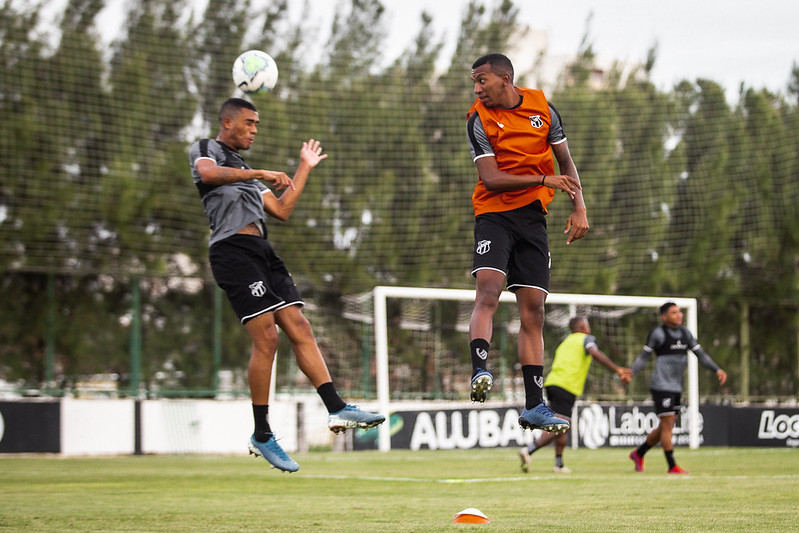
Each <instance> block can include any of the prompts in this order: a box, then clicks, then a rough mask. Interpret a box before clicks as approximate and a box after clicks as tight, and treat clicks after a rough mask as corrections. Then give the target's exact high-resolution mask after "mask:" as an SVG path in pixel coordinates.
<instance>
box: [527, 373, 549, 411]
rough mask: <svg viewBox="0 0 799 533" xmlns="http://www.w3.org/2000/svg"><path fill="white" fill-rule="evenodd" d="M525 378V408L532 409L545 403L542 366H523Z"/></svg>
mask: <svg viewBox="0 0 799 533" xmlns="http://www.w3.org/2000/svg"><path fill="white" fill-rule="evenodd" d="M522 377H523V378H524V396H525V398H524V408H525V409H532V408H533V407H535V406H536V405H538V404H539V403H541V402H543V401H544V392H543V387H544V367H543V366H542V365H522Z"/></svg>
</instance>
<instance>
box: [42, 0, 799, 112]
mask: <svg viewBox="0 0 799 533" xmlns="http://www.w3.org/2000/svg"><path fill="white" fill-rule="evenodd" d="M56 1H58V0H56ZM253 1H254V2H255V3H256V4H257V3H258V2H267V1H268V0H253ZM304 1H305V0H291V4H290V6H291V8H292V10H293V12H294V13H296V15H297V16H299V15H300V13H301V8H302V6H303V3H304ZM308 1H309V2H310V6H311V11H310V14H309V15H308V19H309V22H310V23H311V24H314V25H316V27H318V28H319V29H320V33H319V39H320V42H319V43H318V44H319V47H317V48H316V49H317V50H318V49H319V48H320V47H322V46H323V45H324V43H325V42H326V41H325V38H326V37H327V35H326V32H327V31H328V30H329V28H330V21H331V20H332V17H333V13H334V10H335V9H336V7H337V6H340V5H341V2H342V1H346V0H308ZM498 1H499V0H485V4H486V5H487V6H494V5H495V3H496V2H498ZM193 2H194V3H195V6H196V9H197V10H202V9H204V6H205V3H206V0H193ZM383 2H384V5H385V6H386V9H387V11H388V13H387V14H388V16H387V17H386V21H387V26H386V27H385V30H386V32H387V34H388V41H387V45H386V49H385V56H386V60H387V62H390V60H392V59H394V58H396V57H397V56H398V55H399V54H400V53H401V52H402V51H403V50H405V49H406V48H408V47H409V46H410V45H411V42H412V40H413V37H414V36H415V35H416V33H417V32H418V30H419V28H420V25H421V23H420V14H421V11H422V9H423V8H424V9H426V10H427V11H428V13H430V14H431V15H432V17H433V27H434V28H435V30H436V32H437V36H439V37H444V38H445V39H446V41H445V42H446V45H445V47H444V49H443V50H442V57H443V58H444V59H442V63H443V64H446V63H447V59H448V58H449V57H450V55H451V53H452V49H453V48H454V43H455V39H456V38H457V34H458V30H459V26H460V20H461V18H462V16H463V14H464V11H465V8H466V6H467V5H468V0H383ZM515 3H516V6H517V7H518V8H519V10H520V14H519V20H520V22H522V23H524V24H527V25H529V26H530V27H531V28H532V29H534V30H545V31H546V32H547V38H548V45H547V49H548V52H549V53H550V54H552V55H555V56H566V55H573V54H575V53H576V52H577V50H578V49H579V46H580V42H581V41H582V39H583V36H584V35H586V31H587V32H588V37H589V40H590V42H591V43H592V46H593V50H594V52H595V53H596V54H597V57H598V58H599V59H605V60H606V61H612V60H618V61H621V62H627V63H641V62H643V61H644V60H645V58H646V55H647V51H648V50H649V49H650V48H651V47H652V46H654V45H655V44H657V60H656V63H655V67H654V69H653V72H652V81H653V82H654V83H655V84H656V85H657V86H658V87H660V88H662V89H665V90H667V89H670V88H671V87H672V86H673V85H674V84H675V83H676V82H678V81H680V80H682V79H688V80H692V81H693V80H696V79H697V78H706V79H710V80H713V81H716V82H718V83H719V84H721V85H722V86H723V87H724V88H725V90H726V91H727V97H728V99H736V97H737V94H738V89H739V87H740V84H741V83H742V82H743V83H744V84H745V85H746V86H747V87H752V88H756V89H760V88H766V89H769V90H771V91H773V92H777V93H785V90H786V87H787V85H788V80H789V78H790V73H791V69H792V67H793V64H794V63H797V64H799V37H797V36H796V32H797V30H796V27H797V23H799V0H760V1H758V2H754V1H752V0H547V1H544V0H516V2H515ZM109 4H110V5H111V6H113V7H112V8H109V9H106V11H105V12H104V13H103V15H102V16H101V20H100V27H101V30H102V31H104V32H106V33H107V34H110V33H109V32H113V31H114V29H115V27H116V28H118V24H115V20H114V15H113V13H114V12H117V13H119V12H121V11H123V9H124V8H123V9H120V4H121V5H122V6H125V5H126V4H125V0H110V1H109ZM345 5H346V3H345ZM589 17H590V24H589V23H588V20H589ZM475 59H476V58H475Z"/></svg>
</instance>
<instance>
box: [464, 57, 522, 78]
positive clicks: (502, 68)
mask: <svg viewBox="0 0 799 533" xmlns="http://www.w3.org/2000/svg"><path fill="white" fill-rule="evenodd" d="M485 64H488V66H490V67H491V72H493V73H494V74H496V75H497V76H502V75H503V74H510V81H513V63H511V62H510V59H508V56H506V55H503V54H488V55H485V56H483V57H481V58H480V59H478V60H477V61H475V62H474V64H473V65H472V70H474V69H476V68H477V67H482V66H483V65H485Z"/></svg>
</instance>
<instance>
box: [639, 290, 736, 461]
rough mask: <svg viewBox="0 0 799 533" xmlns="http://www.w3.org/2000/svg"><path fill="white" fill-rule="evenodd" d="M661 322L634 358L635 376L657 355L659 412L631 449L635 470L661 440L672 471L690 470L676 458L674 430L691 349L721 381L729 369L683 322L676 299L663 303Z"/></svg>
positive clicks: (653, 384) (654, 388)
mask: <svg viewBox="0 0 799 533" xmlns="http://www.w3.org/2000/svg"><path fill="white" fill-rule="evenodd" d="M660 319H661V321H662V322H663V323H662V324H661V325H660V326H658V327H656V328H654V329H653V330H652V331H650V332H649V336H648V337H647V341H646V344H645V345H644V350H643V351H642V352H641V355H639V356H638V357H637V358H636V360H635V361H634V362H633V366H632V371H633V376H635V374H637V373H638V372H640V371H641V370H642V369H643V368H644V367H645V366H646V363H647V362H648V361H649V358H650V357H652V354H654V355H655V370H654V371H653V372H652V377H651V379H650V382H649V388H650V390H651V392H652V399H653V400H654V401H655V412H656V413H657V415H658V418H659V422H658V426H657V427H656V428H655V429H653V430H652V431H651V432H650V433H649V434H648V435H647V436H646V440H645V441H644V442H643V444H641V445H640V446H639V447H638V448H636V449H635V450H633V451H631V452H630V455H629V457H630V459H631V460H632V461H633V463H635V471H636V472H643V471H644V455H645V454H646V452H648V451H649V449H650V448H652V447H654V446H657V444H658V443H660V445H661V446H662V447H663V453H664V454H665V455H666V462H668V465H669V470H668V472H669V474H687V473H688V472H687V471H685V470H683V469H682V468H680V467H679V465H677V463H676V462H675V461H674V443H673V442H672V433H673V431H674V423H675V422H676V420H677V414H678V413H679V412H680V408H681V405H680V401H681V397H682V380H683V374H684V373H685V367H686V366H687V365H688V350H691V351H692V352H694V353H695V354H696V356H697V358H698V359H699V362H700V363H702V366H704V367H706V368H709V369H710V370H712V371H713V372H715V373H716V376H717V377H718V378H719V383H720V384H721V385H724V383H726V382H727V373H726V372H724V370H722V369H721V368H719V365H717V364H716V363H715V362H714V361H713V359H711V358H710V356H709V355H708V354H707V353H706V352H705V351H704V350H703V349H702V347H701V346H700V345H699V342H698V341H697V340H696V339H694V336H693V335H692V334H691V332H690V331H689V330H688V328H686V327H685V326H683V325H682V319H683V314H682V311H681V310H680V308H679V306H678V305H677V304H675V303H674V302H666V303H665V304H663V305H661V306H660Z"/></svg>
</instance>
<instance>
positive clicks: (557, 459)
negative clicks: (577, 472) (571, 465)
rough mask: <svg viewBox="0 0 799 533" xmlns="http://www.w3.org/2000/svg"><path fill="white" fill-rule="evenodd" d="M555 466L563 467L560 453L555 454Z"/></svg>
mask: <svg viewBox="0 0 799 533" xmlns="http://www.w3.org/2000/svg"><path fill="white" fill-rule="evenodd" d="M555 466H557V467H558V468H563V456H562V455H556V456H555Z"/></svg>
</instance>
